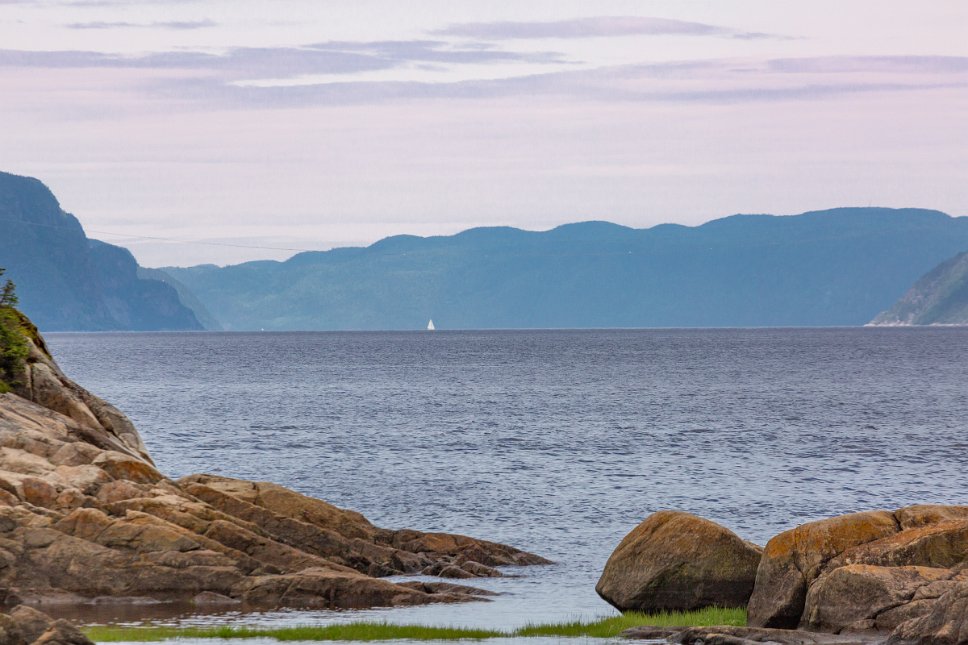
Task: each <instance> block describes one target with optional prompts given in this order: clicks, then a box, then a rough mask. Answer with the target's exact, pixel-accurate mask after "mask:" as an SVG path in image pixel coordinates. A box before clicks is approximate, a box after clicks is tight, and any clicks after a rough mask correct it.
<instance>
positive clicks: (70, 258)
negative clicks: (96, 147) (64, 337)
mask: <svg viewBox="0 0 968 645" xmlns="http://www.w3.org/2000/svg"><path fill="white" fill-rule="evenodd" d="M0 266H2V267H4V268H6V269H7V272H8V274H9V277H11V278H13V280H14V281H15V282H16V283H17V286H18V288H19V292H20V304H21V307H22V309H23V310H24V311H26V312H27V313H28V314H29V315H30V316H31V318H32V319H33V320H34V322H35V323H37V324H38V325H39V326H40V327H41V329H45V330H50V331H54V330H57V331H84V330H93V331H101V330H160V329H201V328H202V326H201V325H200V324H199V322H198V320H197V319H196V318H195V315H194V314H193V313H192V311H191V310H190V309H188V308H187V307H186V306H184V305H183V304H182V303H181V301H180V300H179V297H178V294H177V293H176V292H175V290H174V289H173V288H172V287H171V286H169V285H167V284H164V283H163V282H159V281H158V280H145V279H141V278H139V277H138V275H137V271H138V263H137V262H136V261H135V259H134V257H133V256H132V255H131V253H129V252H128V251H127V250H126V249H122V248H121V247H118V246H112V245H110V244H105V243H104V242H99V241H97V240H89V239H88V238H87V236H86V235H85V234H84V230H83V229H82V228H81V225H80V223H79V222H78V221H77V219H76V218H75V217H74V216H73V215H70V214H68V213H65V212H64V211H63V210H62V209H61V207H60V204H58V203H57V200H56V199H55V198H54V195H53V194H52V193H51V192H50V190H48V188H47V187H46V186H44V184H42V183H41V182H39V181H37V180H36V179H32V178H29V177H18V176H16V175H11V174H7V173H0Z"/></svg>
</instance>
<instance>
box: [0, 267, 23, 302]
mask: <svg viewBox="0 0 968 645" xmlns="http://www.w3.org/2000/svg"><path fill="white" fill-rule="evenodd" d="M6 271H7V270H6V269H4V268H0V278H2V277H3V274H4V273H6ZM18 302H20V300H19V299H18V298H17V287H16V285H14V283H13V280H10V279H8V280H7V281H6V282H4V283H3V287H2V288H0V307H16V306H17V303H18Z"/></svg>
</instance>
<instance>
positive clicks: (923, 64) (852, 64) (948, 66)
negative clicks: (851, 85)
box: [769, 56, 968, 74]
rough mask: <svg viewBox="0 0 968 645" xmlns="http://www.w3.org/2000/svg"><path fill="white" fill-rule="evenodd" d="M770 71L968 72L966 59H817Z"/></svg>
mask: <svg viewBox="0 0 968 645" xmlns="http://www.w3.org/2000/svg"><path fill="white" fill-rule="evenodd" d="M769 68H770V69H771V70H774V71H777V72H785V73H791V74H848V73H864V72H867V73H895V74H899V73H904V74H918V73H928V74H947V73H960V72H968V57H965V56H818V57H812V58H779V59H776V60H772V61H770V64H769Z"/></svg>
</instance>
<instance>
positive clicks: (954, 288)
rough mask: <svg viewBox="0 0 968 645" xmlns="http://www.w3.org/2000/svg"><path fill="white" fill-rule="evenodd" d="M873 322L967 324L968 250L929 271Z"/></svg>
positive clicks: (879, 324) (872, 323)
mask: <svg viewBox="0 0 968 645" xmlns="http://www.w3.org/2000/svg"><path fill="white" fill-rule="evenodd" d="M870 324H871V325H877V326H907V325H968V252H966V253H960V254H958V255H956V256H955V257H953V258H951V259H950V260H946V261H945V262H942V263H941V264H939V265H938V266H936V267H935V268H934V269H932V270H931V271H929V272H928V273H927V274H925V275H924V276H923V277H922V278H921V279H920V280H918V281H917V282H916V283H915V284H914V286H913V287H911V288H910V289H909V290H908V292H907V293H905V294H904V295H903V296H902V297H901V299H900V300H898V301H897V302H896V303H895V304H894V306H893V307H891V308H890V309H888V310H887V311H885V312H883V313H881V314H879V315H878V316H877V317H876V318H874V320H872V321H871V322H870Z"/></svg>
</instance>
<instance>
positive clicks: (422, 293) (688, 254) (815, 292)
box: [164, 208, 968, 330]
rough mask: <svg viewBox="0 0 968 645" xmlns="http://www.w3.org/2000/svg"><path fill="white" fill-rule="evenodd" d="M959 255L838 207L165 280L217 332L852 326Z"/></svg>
mask: <svg viewBox="0 0 968 645" xmlns="http://www.w3.org/2000/svg"><path fill="white" fill-rule="evenodd" d="M966 249H968V218H964V217H958V218H955V217H950V216H948V215H946V214H944V213H941V212H938V211H931V210H921V209H887V208H839V209H834V210H827V211H816V212H809V213H804V214H802V215H796V216H783V217H777V216H770V215H735V216H732V217H726V218H723V219H719V220H715V221H712V222H709V223H707V224H704V225H702V226H696V227H687V226H679V225H672V224H666V225H661V226H655V227H652V228H648V229H632V228H627V227H623V226H618V225H615V224H609V223H606V222H585V223H580V224H570V225H566V226H561V227H558V228H556V229H554V230H551V231H546V232H531V231H522V230H518V229H514V228H478V229H472V230H468V231H465V232H463V233H459V234H457V235H453V236H447V237H429V238H421V237H414V236H396V237H390V238H387V239H384V240H381V241H380V242H377V243H375V244H373V245H371V246H368V247H366V248H342V249H334V250H332V251H328V252H312V253H301V254H299V255H296V256H294V257H293V258H291V259H289V260H287V261H285V262H274V261H260V262H247V263H244V264H239V265H235V266H228V267H223V268H220V267H216V266H213V265H203V266H196V267H190V268H166V269H164V271H165V272H166V273H167V274H168V275H170V276H171V277H172V278H174V279H175V280H176V281H177V282H178V283H179V284H180V285H182V287H183V288H184V289H186V290H188V291H190V292H191V293H192V294H194V297H195V299H196V301H197V302H201V303H204V304H205V307H206V308H207V311H208V313H209V314H210V316H211V317H212V318H214V319H215V320H217V321H218V322H219V323H220V324H221V325H222V326H224V328H225V329H229V330H258V329H266V330H335V329H360V330H383V329H422V328H424V327H426V325H427V321H428V320H429V319H431V318H432V319H433V320H434V322H435V323H436V325H437V327H438V329H487V328H547V327H553V328H578V327H723V326H816V325H863V324H865V323H867V322H868V321H870V320H871V318H873V317H874V316H876V315H877V314H878V312H881V311H884V310H885V309H887V308H888V307H890V306H891V305H892V303H894V302H895V301H896V300H897V299H898V298H899V297H900V296H901V295H902V294H903V293H904V292H905V291H906V290H907V289H908V288H909V287H910V285H911V284H912V283H914V281H915V280H916V279H917V278H918V277H919V276H921V275H922V274H923V273H924V272H926V271H928V270H929V269H930V268H931V267H933V266H935V265H936V264H938V262H940V261H942V260H944V259H945V258H948V257H951V256H952V255H954V254H955V253H958V252H960V251H963V250H966Z"/></svg>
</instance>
